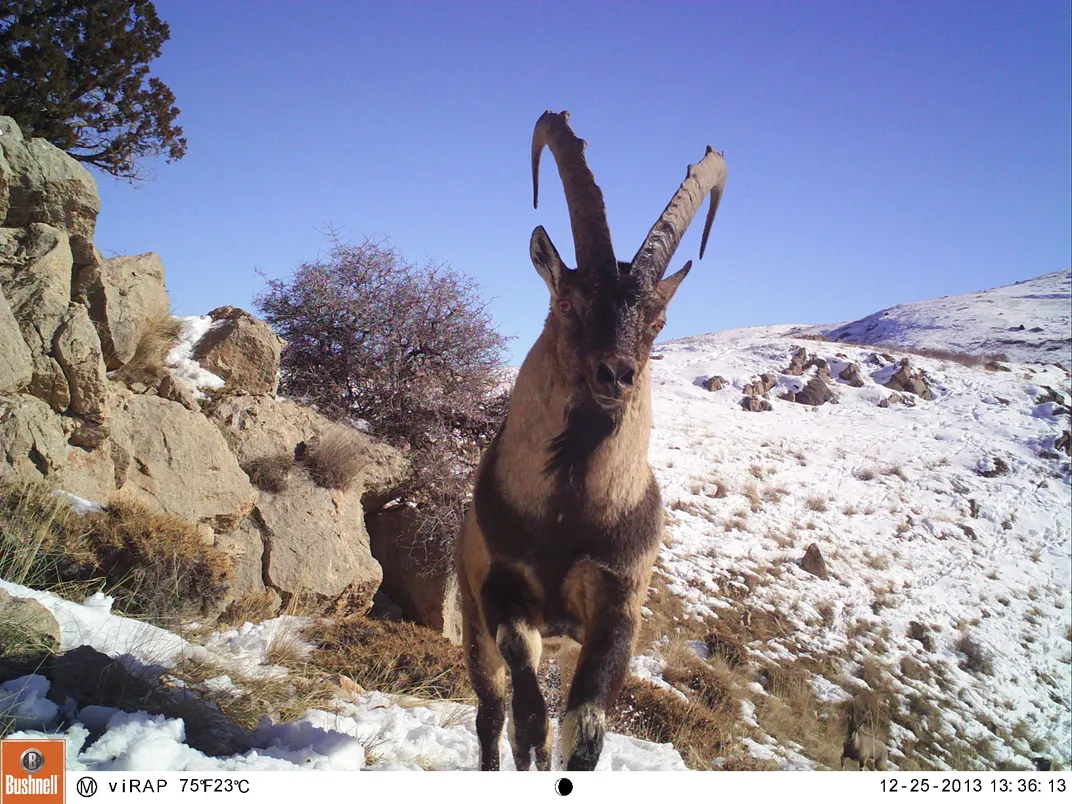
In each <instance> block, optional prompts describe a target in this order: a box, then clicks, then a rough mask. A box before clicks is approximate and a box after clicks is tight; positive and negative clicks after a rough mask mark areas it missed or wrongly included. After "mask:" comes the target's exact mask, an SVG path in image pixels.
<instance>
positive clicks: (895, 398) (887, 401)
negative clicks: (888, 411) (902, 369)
mask: <svg viewBox="0 0 1072 804" xmlns="http://www.w3.org/2000/svg"><path fill="white" fill-rule="evenodd" d="M901 401H903V398H902V397H901V395H900V394H898V393H893V394H890V395H889V396H886V397H883V398H882V399H880V400H879V401H878V406H879V407H880V408H888V407H889V406H890V405H896V404H897V403H899V402H901Z"/></svg>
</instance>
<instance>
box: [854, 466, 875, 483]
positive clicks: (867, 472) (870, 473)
mask: <svg viewBox="0 0 1072 804" xmlns="http://www.w3.org/2000/svg"><path fill="white" fill-rule="evenodd" d="M852 476H853V477H855V478H856V479H857V480H864V481H868V480H874V479H875V470H874V469H868V468H863V469H856V470H854V471H853V473H852Z"/></svg>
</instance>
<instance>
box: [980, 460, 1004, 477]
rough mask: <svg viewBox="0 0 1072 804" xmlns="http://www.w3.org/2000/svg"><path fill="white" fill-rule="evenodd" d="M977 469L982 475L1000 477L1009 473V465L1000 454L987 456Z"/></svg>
mask: <svg viewBox="0 0 1072 804" xmlns="http://www.w3.org/2000/svg"><path fill="white" fill-rule="evenodd" d="M975 471H976V472H977V473H978V474H979V475H981V476H982V477H998V476H999V475H1006V474H1008V473H1009V465H1008V464H1007V463H1005V461H1004V459H1002V458H1001V457H998V456H994V457H991V456H986V457H984V458H983V459H982V460H981V461H979V465H978V466H977V467H976V469H975Z"/></svg>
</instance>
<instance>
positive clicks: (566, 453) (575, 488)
mask: <svg viewBox="0 0 1072 804" xmlns="http://www.w3.org/2000/svg"><path fill="white" fill-rule="evenodd" d="M621 423H622V409H621V408H616V409H613V410H607V409H605V408H603V407H601V406H600V405H598V404H597V403H596V402H595V400H593V399H587V400H585V402H584V403H581V404H574V405H573V406H571V407H570V408H569V410H568V411H567V413H566V427H565V429H563V430H562V432H561V433H559V434H558V435H557V436H555V437H554V438H552V439H551V442H550V444H549V445H548V451H549V452H550V453H551V455H550V457H549V458H548V459H547V465H546V466H544V470H543V471H544V474H547V475H553V476H555V477H556V479H557V483H558V487H559V490H560V491H564V492H572V493H573V494H583V493H584V480H585V477H586V476H587V474H588V461H589V460H590V459H591V457H592V454H593V453H594V452H595V451H596V449H597V448H598V447H599V445H600V444H602V443H603V442H604V441H606V440H607V439H608V438H609V437H610V436H612V435H613V434H614V432H615V431H616V430H617V429H618V426H619V425H620V424H621Z"/></svg>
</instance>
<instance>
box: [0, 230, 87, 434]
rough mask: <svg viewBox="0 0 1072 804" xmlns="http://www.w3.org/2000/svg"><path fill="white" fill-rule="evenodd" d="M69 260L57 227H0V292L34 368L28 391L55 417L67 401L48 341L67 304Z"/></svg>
mask: <svg viewBox="0 0 1072 804" xmlns="http://www.w3.org/2000/svg"><path fill="white" fill-rule="evenodd" d="M72 261H73V257H72V255H71V245H70V240H69V238H68V236H67V234H66V233H65V232H63V231H61V230H59V229H55V228H53V227H52V226H48V225H46V224H43V223H32V224H30V225H28V226H25V227H23V228H19V229H0V290H2V291H3V293H4V296H6V297H7V301H8V304H9V305H10V306H11V312H12V314H13V315H14V316H15V320H16V321H18V323H19V329H20V330H21V332H22V337H23V341H24V342H25V344H26V346H27V347H28V348H29V350H30V359H31V362H32V364H33V376H32V377H31V379H30V383H29V385H28V386H27V390H28V391H29V393H31V394H33V395H34V396H36V397H39V398H41V399H43V400H45V401H46V402H48V403H49V404H50V405H51V406H52V408H53V410H55V411H56V412H57V413H62V412H64V411H66V410H67V408H68V406H69V405H70V403H71V395H70V388H69V387H68V385H67V378H66V377H65V376H64V373H63V369H62V368H60V365H59V363H57V362H56V361H55V359H53V357H52V339H53V336H54V335H55V332H56V329H57V327H59V325H60V322H61V321H62V320H63V318H64V316H66V315H67V307H68V305H69V304H70V301H71V266H72Z"/></svg>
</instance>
